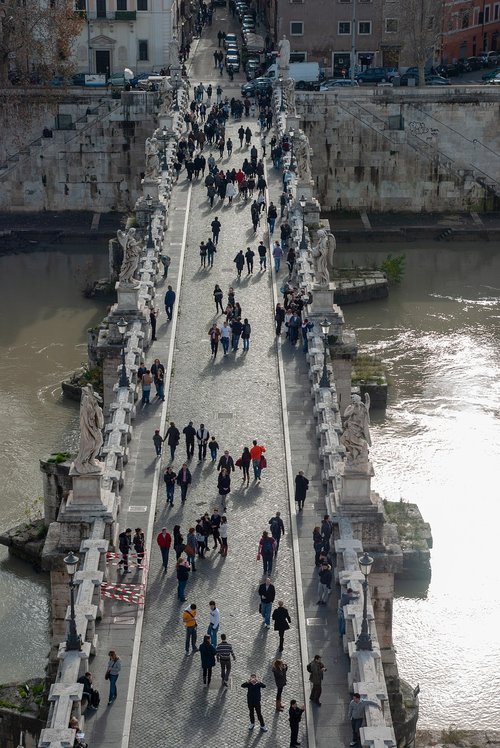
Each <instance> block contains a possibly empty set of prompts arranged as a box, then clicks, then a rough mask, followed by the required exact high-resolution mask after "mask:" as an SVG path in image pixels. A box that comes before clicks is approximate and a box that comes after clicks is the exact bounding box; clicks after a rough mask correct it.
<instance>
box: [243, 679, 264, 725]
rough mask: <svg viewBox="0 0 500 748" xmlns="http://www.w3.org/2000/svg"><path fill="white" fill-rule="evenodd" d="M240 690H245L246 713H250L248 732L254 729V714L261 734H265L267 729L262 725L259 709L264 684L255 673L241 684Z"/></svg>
mask: <svg viewBox="0 0 500 748" xmlns="http://www.w3.org/2000/svg"><path fill="white" fill-rule="evenodd" d="M241 687H242V688H246V689H247V704H248V711H249V713H250V724H249V725H248V729H249V730H253V728H254V727H255V714H256V715H257V719H258V720H259V722H260V729H261V730H262V732H267V730H268V728H267V727H266V725H265V723H264V717H263V716H262V712H261V709H260V699H261V691H262V689H263V688H265V687H266V684H265V683H261V682H260V681H259V679H258V678H257V676H256V675H255V673H252V674H251V676H250V678H249V679H248V680H247V681H245V683H242V684H241Z"/></svg>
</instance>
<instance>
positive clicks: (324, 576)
mask: <svg viewBox="0 0 500 748" xmlns="http://www.w3.org/2000/svg"><path fill="white" fill-rule="evenodd" d="M332 579H333V576H332V567H331V566H330V564H329V563H327V562H323V563H322V564H321V566H320V570H319V581H318V597H319V600H318V603H317V604H318V605H326V604H327V603H328V598H329V596H330V594H331V591H332Z"/></svg>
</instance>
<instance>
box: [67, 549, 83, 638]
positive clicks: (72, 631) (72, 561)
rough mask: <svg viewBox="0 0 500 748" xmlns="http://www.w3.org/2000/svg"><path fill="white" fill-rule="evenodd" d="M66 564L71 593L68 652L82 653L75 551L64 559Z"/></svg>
mask: <svg viewBox="0 0 500 748" xmlns="http://www.w3.org/2000/svg"><path fill="white" fill-rule="evenodd" d="M64 563H65V564H66V571H67V572H68V574H69V591H70V605H71V612H70V619H69V628H68V636H67V637H66V652H81V650H82V640H81V639H80V635H79V634H78V633H77V631H76V620H75V583H74V582H73V578H74V576H75V572H76V570H77V567H78V556H75V554H74V553H73V551H70V553H68V555H67V556H66V558H65V559H64Z"/></svg>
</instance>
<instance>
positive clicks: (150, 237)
mask: <svg viewBox="0 0 500 748" xmlns="http://www.w3.org/2000/svg"><path fill="white" fill-rule="evenodd" d="M146 205H147V206H148V241H147V243H146V249H154V246H155V243H154V241H153V230H152V229H153V226H152V224H153V198H152V197H151V195H147V196H146Z"/></svg>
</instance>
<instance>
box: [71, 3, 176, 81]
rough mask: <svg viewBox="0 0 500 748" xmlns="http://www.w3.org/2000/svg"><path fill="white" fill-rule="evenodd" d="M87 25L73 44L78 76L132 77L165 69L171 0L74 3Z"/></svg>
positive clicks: (170, 18) (172, 22) (169, 31)
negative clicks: (126, 70)
mask: <svg viewBox="0 0 500 748" xmlns="http://www.w3.org/2000/svg"><path fill="white" fill-rule="evenodd" d="M77 9H79V10H80V11H86V16H87V22H86V24H85V26H84V28H83V30H82V32H81V34H80V36H79V38H78V40H77V42H76V44H75V53H76V64H77V69H78V71H79V72H85V73H86V72H90V73H106V74H112V73H121V72H123V69H124V68H126V67H127V68H130V69H131V70H133V71H134V74H137V73H141V72H150V71H153V70H155V71H159V70H160V69H161V68H162V67H167V66H168V59H169V58H168V50H169V45H170V40H171V38H172V29H173V28H174V23H175V19H173V18H172V0H77Z"/></svg>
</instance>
